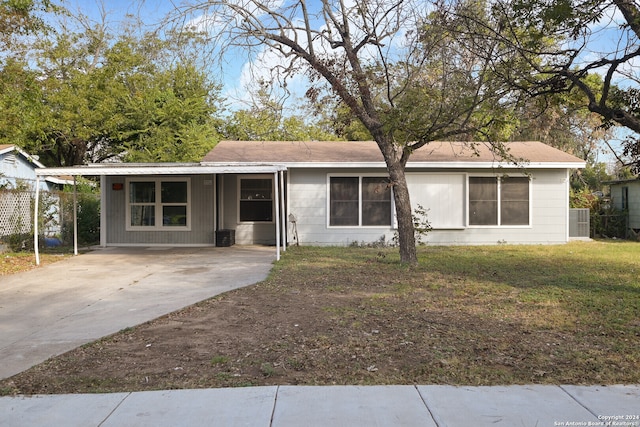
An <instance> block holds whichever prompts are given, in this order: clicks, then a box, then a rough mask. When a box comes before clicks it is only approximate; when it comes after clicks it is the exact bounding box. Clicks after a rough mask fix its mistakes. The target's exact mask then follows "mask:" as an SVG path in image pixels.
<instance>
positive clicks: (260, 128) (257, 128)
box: [222, 90, 338, 141]
mask: <svg viewBox="0 0 640 427" xmlns="http://www.w3.org/2000/svg"><path fill="white" fill-rule="evenodd" d="M254 104H255V105H253V106H252V107H251V108H249V109H244V110H238V111H234V112H233V113H232V114H231V116H230V117H229V118H228V119H227V120H226V122H225V124H224V125H223V128H222V133H223V134H224V137H225V138H226V139H232V140H239V141H242V140H250V141H251V140H255V141H310V140H318V141H333V140H336V139H338V138H337V136H336V135H335V133H333V132H330V131H328V130H326V129H325V128H324V127H323V125H322V123H319V122H313V123H308V121H307V120H305V119H303V118H302V117H301V116H299V115H295V114H294V115H285V108H284V107H283V105H282V104H281V103H279V102H277V101H275V100H273V99H270V97H269V94H268V93H267V91H266V90H261V91H260V92H259V93H258V94H257V100H256V102H255V103H254Z"/></svg>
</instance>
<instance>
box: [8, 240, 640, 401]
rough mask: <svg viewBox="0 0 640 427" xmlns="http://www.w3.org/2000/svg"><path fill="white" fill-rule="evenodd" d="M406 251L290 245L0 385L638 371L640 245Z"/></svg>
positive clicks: (392, 380)
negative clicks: (226, 286)
mask: <svg viewBox="0 0 640 427" xmlns="http://www.w3.org/2000/svg"><path fill="white" fill-rule="evenodd" d="M418 258H419V263H418V265H417V266H408V265H403V264H401V263H400V262H399V256H398V251H397V249H393V248H386V249H379V248H376V249H372V248H362V247H349V248H345V247H290V248H288V250H287V251H286V252H285V253H284V254H283V257H282V259H281V260H280V261H278V262H276V263H275V264H274V267H273V269H272V271H271V274H270V275H269V277H268V278H267V280H265V281H263V282H261V283H258V284H255V285H253V286H248V287H246V288H241V289H237V290H234V291H230V292H227V293H225V294H223V295H219V296H217V297H215V298H211V299H209V300H207V301H203V302H201V303H199V304H197V305H195V306H191V307H187V308H185V309H184V310H180V311H178V312H175V313H171V314H170V315H168V316H165V317H163V318H160V319H156V320H154V321H153V322H150V323H149V324H144V325H140V326H137V327H134V328H127V329H126V330H123V331H121V332H120V333H118V334H115V335H113V336H111V337H107V338H105V339H103V340H100V341H98V342H96V343H93V344H90V345H87V346H83V347H82V348H80V349H77V350H75V351H72V352H69V353H67V354H65V355H62V356H59V357H57V358H53V359H51V360H50V361H48V362H46V363H44V364H42V365H39V366H37V367H34V368H32V369H31V370H29V371H26V372H24V373H22V374H19V375H17V376H15V377H13V378H11V379H10V380H5V381H0V395H1V394H4V393H24V394H30V393H43V392H44V393H51V392H56V393H73V392H76V391H77V390H81V391H87V390H89V389H91V390H93V389H95V390H99V391H106V390H108V391H113V392H115V391H135V390H147V389H158V388H194V387H237V386H244V385H255V386H259V385H274V384H299V385H323V384H453V385H497V384H530V383H540V384H629V383H631V384H637V383H640V369H639V367H640V279H639V278H638V277H639V274H638V273H639V272H640V243H634V242H613V241H593V242H573V243H570V244H567V245H557V246H542V245H540V246H527V245H522V246H517V245H497V246H451V247H444V246H442V247H441V246H426V247H420V248H419V255H418ZM176 322H178V323H179V324H180V328H179V330H177V329H176V326H175V325H176ZM230 337H232V338H231V339H230ZM151 341H153V342H161V343H162V345H158V346H153V347H151V348H150V349H147V348H146V344H147V343H148V342H151ZM203 348H206V351H202V349H203ZM132 349H133V350H136V349H144V351H132ZM198 349H200V350H198ZM176 366H180V367H182V368H183V369H182V370H180V371H175V367H176ZM123 372H126V373H127V375H122V373H123ZM167 372H170V373H172V374H171V375H167V374H166V373H167Z"/></svg>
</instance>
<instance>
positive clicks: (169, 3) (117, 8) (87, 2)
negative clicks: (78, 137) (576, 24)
mask: <svg viewBox="0 0 640 427" xmlns="http://www.w3.org/2000/svg"><path fill="white" fill-rule="evenodd" d="M59 1H61V2H62V1H63V2H64V3H65V5H66V7H67V8H68V9H69V10H71V11H72V12H74V13H75V12H78V11H79V12H81V13H83V14H85V15H87V16H88V17H90V18H91V19H93V20H96V21H99V20H100V12H101V8H104V11H105V12H106V13H107V20H108V22H109V23H110V25H111V26H112V28H114V29H117V28H118V26H119V25H120V24H121V23H122V22H123V20H124V17H125V16H126V15H127V14H133V15H137V16H139V17H141V19H142V20H143V22H144V23H145V24H147V25H149V28H154V27H155V26H157V24H158V23H160V22H161V21H162V19H163V18H164V17H165V16H166V14H167V13H168V12H170V11H172V10H174V9H175V7H176V5H180V4H181V2H182V1H183V0H144V1H136V0H59ZM203 1H204V0H203ZM264 1H265V2H267V1H271V2H279V1H284V0H264ZM308 3H309V8H310V9H312V8H313V7H314V5H315V4H317V0H309V1H308ZM620 22H623V20H622V17H621V16H620V13H619V12H616V13H613V12H612V13H609V14H607V15H605V17H604V18H603V19H602V20H601V21H600V22H599V23H595V24H594V25H593V27H592V37H593V39H592V42H594V43H593V45H594V46H595V48H594V49H593V50H594V51H602V52H607V51H609V52H610V51H611V49H612V47H613V46H615V45H616V43H617V41H618V40H619V33H618V32H617V28H618V24H619V23H620ZM603 28H604V29H603ZM594 55H595V54H594ZM257 59H261V60H262V61H263V63H262V65H261V66H254V67H253V68H252V67H251V65H252V63H253V64H256V63H257V62H256V60H257ZM587 59H588V58H587ZM276 61H277V59H275V58H274V57H270V56H268V55H257V56H256V55H254V56H248V55H247V54H246V53H244V52H241V51H236V52H234V54H231V55H227V56H226V57H225V62H224V63H223V64H221V65H219V66H217V67H215V68H212V71H211V73H212V75H213V76H212V77H213V80H214V81H216V82H217V83H221V84H222V93H221V96H222V97H223V98H224V99H227V102H229V103H230V104H231V109H234V108H246V107H247V106H248V105H249V104H248V101H250V96H251V93H252V92H255V90H256V89H255V86H254V89H250V88H248V87H247V85H250V84H252V83H255V82H256V79H257V78H267V74H266V70H267V69H269V68H270V66H271V65H273V64H274V63H276ZM634 70H635V72H636V74H640V73H638V70H640V65H639V64H631V71H632V72H633V71H634ZM621 83H622V82H621ZM624 84H625V85H626V84H632V85H636V86H637V85H638V82H632V81H631V82H630V81H629V80H627V81H626V82H625V83H624ZM289 89H291V90H292V91H293V92H294V97H293V98H292V99H291V100H290V101H291V103H292V104H295V102H294V101H295V99H296V98H295V97H296V96H298V97H300V96H302V94H303V93H304V90H306V86H305V82H304V81H303V80H302V78H298V79H297V80H293V81H292V82H291V84H290V86H289Z"/></svg>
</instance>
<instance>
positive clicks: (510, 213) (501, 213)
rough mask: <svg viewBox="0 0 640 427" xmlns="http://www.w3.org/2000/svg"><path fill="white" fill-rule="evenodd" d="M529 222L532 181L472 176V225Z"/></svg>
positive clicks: (521, 178)
mask: <svg viewBox="0 0 640 427" xmlns="http://www.w3.org/2000/svg"><path fill="white" fill-rule="evenodd" d="M529 223H530V220H529V178H527V177H501V178H498V177H469V225H504V226H511V225H529Z"/></svg>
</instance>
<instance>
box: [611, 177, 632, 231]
mask: <svg viewBox="0 0 640 427" xmlns="http://www.w3.org/2000/svg"><path fill="white" fill-rule="evenodd" d="M607 184H609V186H610V189H611V204H612V205H613V207H614V208H615V209H618V210H621V211H626V213H627V232H629V233H630V234H631V232H633V235H634V236H635V237H638V235H639V234H640V178H633V179H625V180H620V181H611V182H608V183H607Z"/></svg>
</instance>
